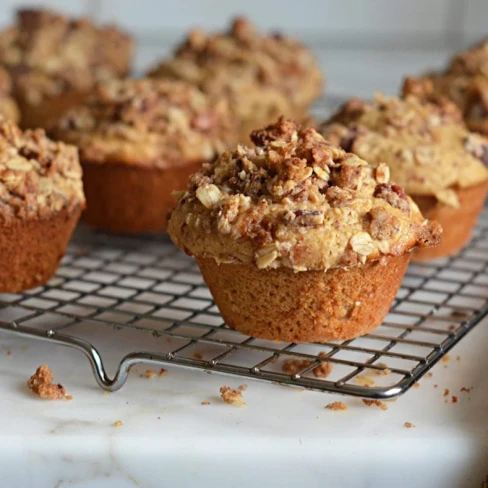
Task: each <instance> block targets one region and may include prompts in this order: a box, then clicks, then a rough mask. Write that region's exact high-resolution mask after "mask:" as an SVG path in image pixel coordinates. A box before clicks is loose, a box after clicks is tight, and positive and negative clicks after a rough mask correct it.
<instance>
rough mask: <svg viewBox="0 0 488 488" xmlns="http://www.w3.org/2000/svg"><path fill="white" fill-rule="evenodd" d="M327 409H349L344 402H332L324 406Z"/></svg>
mask: <svg viewBox="0 0 488 488" xmlns="http://www.w3.org/2000/svg"><path fill="white" fill-rule="evenodd" d="M324 408H325V409H327V410H334V411H340V410H347V409H348V408H347V405H346V404H345V403H344V402H332V403H329V404H328V405H326V406H325V407H324Z"/></svg>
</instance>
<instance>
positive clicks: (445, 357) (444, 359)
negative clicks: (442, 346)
mask: <svg viewBox="0 0 488 488" xmlns="http://www.w3.org/2000/svg"><path fill="white" fill-rule="evenodd" d="M450 360H451V356H449V354H444V356H442V359H441V361H442V362H443V363H448V362H449V361H450Z"/></svg>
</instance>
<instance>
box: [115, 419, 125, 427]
mask: <svg viewBox="0 0 488 488" xmlns="http://www.w3.org/2000/svg"><path fill="white" fill-rule="evenodd" d="M123 425H124V424H123V423H122V420H116V421H115V422H114V427H122V426H123Z"/></svg>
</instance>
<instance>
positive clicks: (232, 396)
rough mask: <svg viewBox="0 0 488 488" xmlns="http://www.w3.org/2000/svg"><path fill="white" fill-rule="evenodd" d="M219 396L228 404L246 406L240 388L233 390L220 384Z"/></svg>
mask: <svg viewBox="0 0 488 488" xmlns="http://www.w3.org/2000/svg"><path fill="white" fill-rule="evenodd" d="M220 396H221V397H222V400H224V402H225V403H228V404H229V405H237V406H238V407H245V406H246V404H245V403H244V400H243V399H242V391H240V390H234V389H233V388H230V387H229V386H222V387H221V388H220Z"/></svg>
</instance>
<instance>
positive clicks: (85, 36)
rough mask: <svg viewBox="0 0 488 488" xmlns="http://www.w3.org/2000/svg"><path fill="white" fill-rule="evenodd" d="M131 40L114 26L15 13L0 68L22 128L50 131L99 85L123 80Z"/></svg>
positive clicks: (2, 44) (0, 46)
mask: <svg viewBox="0 0 488 488" xmlns="http://www.w3.org/2000/svg"><path fill="white" fill-rule="evenodd" d="M132 51H133V41H132V39H131V38H130V37H129V36H127V34H124V33H123V32H121V31H119V30H118V29H116V28H115V27H111V26H108V27H98V26H96V25H95V24H93V23H92V22H91V21H89V20H87V19H83V18H81V19H68V18H66V17H63V16H61V15H58V14H56V13H54V12H51V11H47V10H33V9H26V10H19V11H18V12H17V22H16V25H14V26H13V27H10V28H8V29H6V30H4V31H3V32H2V33H0V65H1V66H3V67H4V68H5V69H6V70H7V71H8V72H9V73H10V76H11V77H12V84H13V94H14V97H15V99H16V100H17V103H18V105H19V108H20V111H21V125H22V127H24V128H27V127H30V128H36V127H42V128H50V127H51V125H52V124H53V123H55V121H56V120H57V119H58V118H59V117H60V116H61V114H62V113H63V112H65V111H66V110H67V109H68V108H70V107H72V106H74V105H77V104H78V103H80V102H82V101H83V100H84V98H85V97H86V95H87V94H88V93H89V92H90V91H91V90H92V89H93V87H94V86H95V85H96V84H97V83H98V82H100V81H105V80H109V79H113V78H121V77H123V76H125V75H126V74H127V73H128V71H129V67H130V62H131V58H132Z"/></svg>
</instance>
